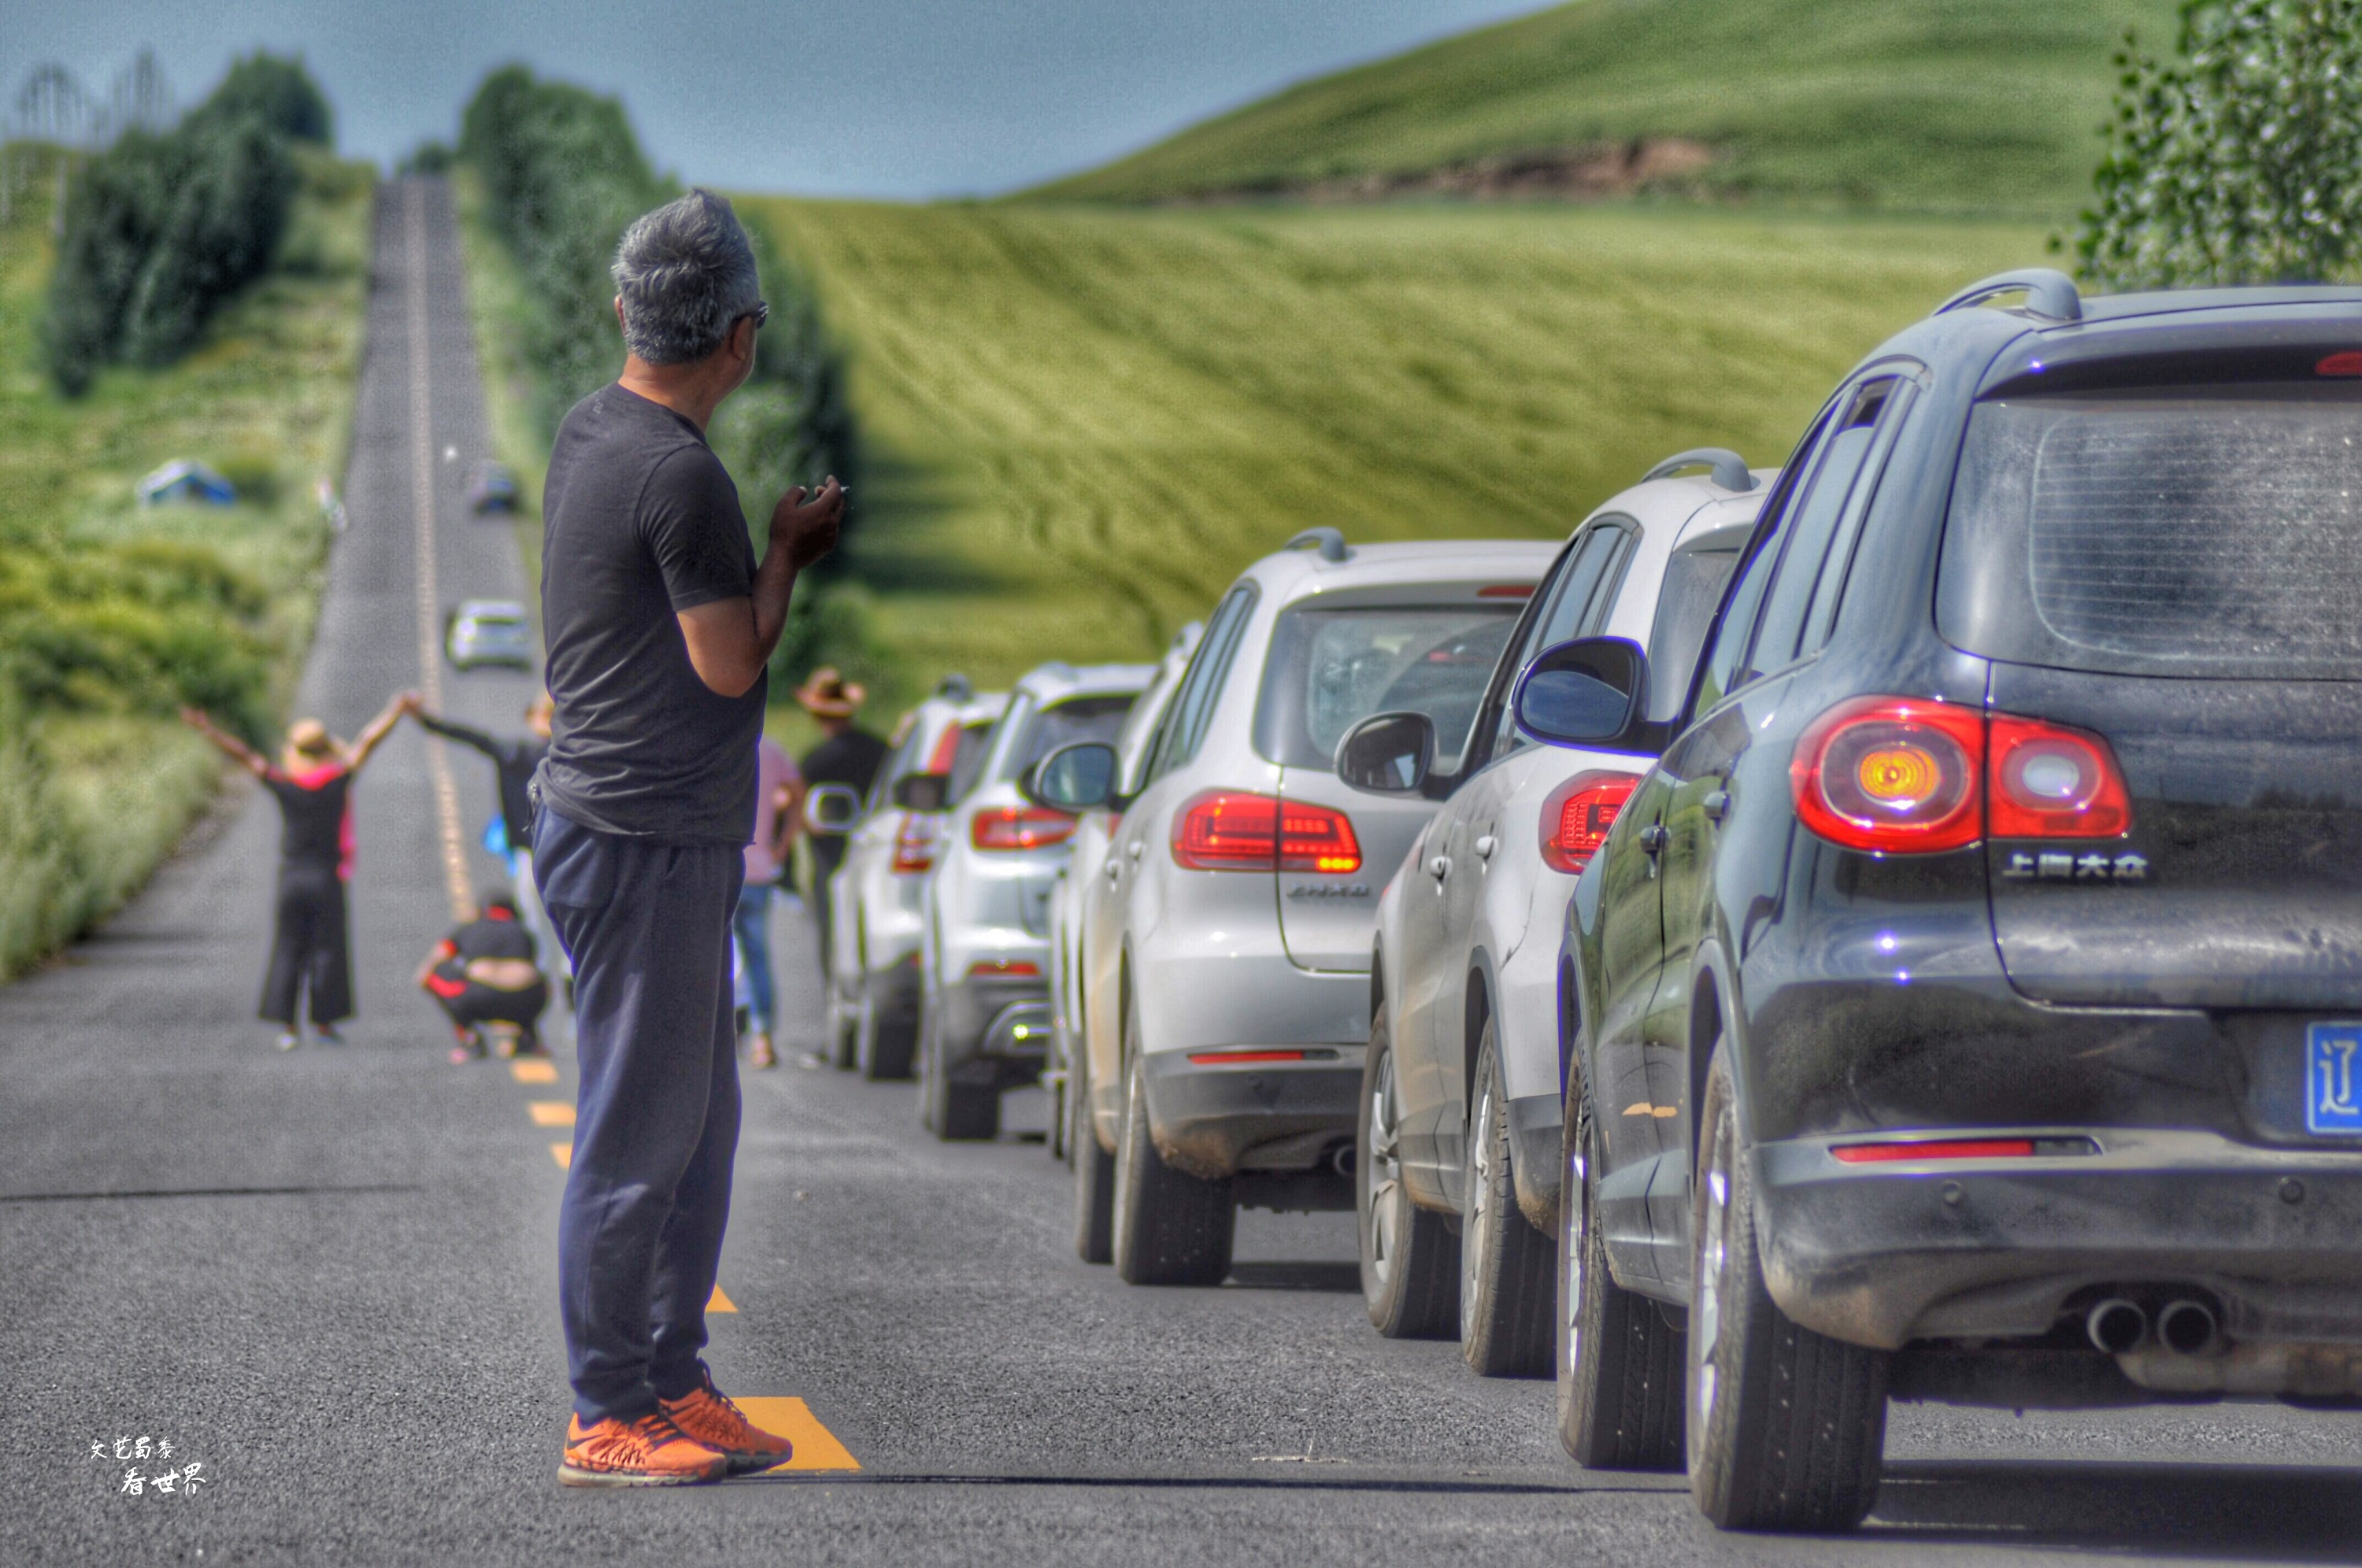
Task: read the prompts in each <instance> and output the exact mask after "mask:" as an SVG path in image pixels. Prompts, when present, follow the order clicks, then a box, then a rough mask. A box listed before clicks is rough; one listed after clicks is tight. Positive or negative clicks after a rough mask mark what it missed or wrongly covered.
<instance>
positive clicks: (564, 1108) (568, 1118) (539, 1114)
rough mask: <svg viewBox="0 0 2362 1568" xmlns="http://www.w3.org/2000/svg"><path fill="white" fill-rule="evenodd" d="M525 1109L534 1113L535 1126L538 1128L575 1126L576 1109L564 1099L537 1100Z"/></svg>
mask: <svg viewBox="0 0 2362 1568" xmlns="http://www.w3.org/2000/svg"><path fill="white" fill-rule="evenodd" d="M525 1109H526V1110H530V1111H532V1112H533V1124H534V1125H535V1126H536V1127H571V1126H573V1125H574V1108H573V1107H572V1106H570V1105H568V1104H567V1103H566V1102H565V1101H564V1100H562V1099H536V1100H535V1101H534V1102H533V1103H532V1104H530V1105H528V1106H526V1107H525Z"/></svg>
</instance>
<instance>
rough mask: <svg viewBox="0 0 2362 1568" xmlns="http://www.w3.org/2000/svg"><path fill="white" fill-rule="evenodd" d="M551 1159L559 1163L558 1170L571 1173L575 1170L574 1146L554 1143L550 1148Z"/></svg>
mask: <svg viewBox="0 0 2362 1568" xmlns="http://www.w3.org/2000/svg"><path fill="white" fill-rule="evenodd" d="M549 1157H550V1158H551V1159H553V1160H556V1161H557V1168H558V1169H559V1170H562V1171H570V1170H572V1169H573V1168H574V1145H573V1144H571V1143H552V1144H551V1145H550V1146H549Z"/></svg>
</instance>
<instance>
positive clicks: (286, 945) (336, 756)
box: [181, 692, 417, 1051]
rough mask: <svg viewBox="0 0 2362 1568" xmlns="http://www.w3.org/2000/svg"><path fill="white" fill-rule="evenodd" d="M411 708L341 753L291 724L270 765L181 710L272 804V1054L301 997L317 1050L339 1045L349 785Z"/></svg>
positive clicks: (312, 724) (346, 995)
mask: <svg viewBox="0 0 2362 1568" xmlns="http://www.w3.org/2000/svg"><path fill="white" fill-rule="evenodd" d="M416 700H417V699H416V697H415V695H414V694H413V693H407V692H405V693H404V694H403V695H402V696H400V697H397V698H395V699H394V700H393V701H391V702H389V703H387V704H386V706H385V711H384V712H381V713H380V714H379V715H378V716H377V717H376V718H374V719H371V720H370V722H369V727H368V728H366V729H364V730H362V731H361V733H360V734H359V736H358V737H356V738H355V740H354V741H353V744H352V745H350V746H347V745H344V744H343V743H342V742H340V741H338V740H337V737H336V736H334V735H332V734H329V733H328V732H327V730H326V727H325V726H324V725H322V724H321V723H320V722H319V721H318V720H316V719H299V720H297V721H296V722H295V723H292V724H291V725H289V726H288V730H287V744H286V745H285V747H284V748H283V749H282V750H281V753H280V757H279V760H278V761H277V762H276V763H273V762H271V761H270V759H269V758H267V757H265V756H263V755H262V754H261V753H260V752H259V751H256V750H255V749H254V748H253V747H252V746H250V745H247V744H246V743H245V742H244V741H242V740H240V739H238V738H237V736H236V735H233V734H229V733H227V732H226V731H225V730H223V729H222V728H221V727H220V726H219V725H217V724H215V723H214V722H213V720H212V719H211V718H209V717H207V716H206V715H205V714H204V713H203V712H199V711H198V710H197V709H194V708H183V709H182V710H181V717H182V720H184V721H185V722H186V723H188V725H189V727H190V728H192V729H193V730H195V731H196V732H197V733H198V734H201V735H203V736H204V737H205V738H206V739H207V740H209V741H211V742H213V743H214V745H217V746H219V747H220V748H221V749H222V750H223V751H224V752H226V753H227V754H228V756H230V758H231V759H232V760H233V761H235V762H237V765H238V766H239V767H243V768H245V769H246V770H247V771H248V773H251V774H253V775H254V776H255V777H256V778H259V779H261V780H262V787H263V788H264V789H266V790H270V793H271V797H272V798H273V799H274V800H276V801H278V802H279V815H280V834H279V894H278V903H277V916H278V919H277V931H276V933H275V934H274V935H273V937H272V939H271V944H270V967H269V968H268V969H267V970H265V971H264V974H263V980H262V1007H261V1014H262V1016H263V1017H264V1018H265V1019H267V1020H269V1021H270V1022H273V1023H276V1024H277V1025H279V1048H280V1049H281V1051H292V1050H293V1049H295V1047H296V1046H297V1045H299V1044H301V1043H303V1042H302V1037H301V1036H300V1035H299V1034H298V1033H297V1032H296V1018H297V1012H298V1004H299V1003H300V1002H301V1001H302V1000H303V999H304V997H305V996H306V995H307V994H308V996H309V998H310V1010H311V1014H312V1034H313V1037H314V1038H315V1039H316V1040H318V1041H320V1042H322V1043H326V1044H337V1043H340V1041H339V1039H338V1036H337V1024H338V1023H339V1022H341V1021H344V1020H345V1019H348V1018H350V1017H351V1016H352V1014H353V966H352V953H351V946H350V943H349V940H348V927H347V921H346V911H345V884H346V883H347V882H348V881H350V880H351V879H352V874H353V817H352V788H353V779H354V778H355V777H357V776H358V775H359V772H360V770H361V765H362V764H364V763H366V762H367V761H369V759H370V753H372V752H374V751H376V750H377V748H378V745H379V743H380V742H381V741H383V740H384V739H385V737H386V736H387V735H388V734H392V730H393V726H394V725H395V724H396V723H400V722H401V719H402V715H403V712H404V710H405V709H406V708H408V706H409V705H410V704H411V703H413V702H414V701H416Z"/></svg>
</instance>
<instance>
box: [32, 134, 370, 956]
mask: <svg viewBox="0 0 2362 1568" xmlns="http://www.w3.org/2000/svg"><path fill="white" fill-rule="evenodd" d="M49 190H50V185H49V182H47V181H43V182H39V186H38V188H37V190H36V193H35V199H33V200H31V201H20V203H19V204H18V205H17V209H16V212H15V214H14V215H13V216H14V221H12V222H11V223H10V224H9V225H7V226H6V227H5V228H0V425H5V427H6V430H7V432H8V434H7V438H6V440H5V441H0V555H13V556H14V557H15V558H17V562H26V561H31V560H35V559H38V558H41V557H42V556H43V553H44V552H50V553H52V554H53V553H54V552H56V551H57V550H59V549H60V548H61V547H71V546H72V545H73V544H75V543H79V542H94V543H109V542H117V541H124V540H130V539H149V538H155V539H166V540H177V541H182V542H189V543H197V544H203V545H206V546H209V547H213V548H214V549H215V550H217V551H218V552H219V553H220V554H221V556H222V557H223V558H225V559H226V561H227V562H228V563H229V564H230V566H232V567H233V568H234V569H237V571H238V572H239V573H241V574H242V575H243V576H244V577H246V578H247V579H248V580H250V581H251V582H253V583H254V584H256V585H258V586H259V588H260V589H261V591H263V593H264V595H265V596H266V598H267V602H268V608H267V611H266V613H265V614H264V616H263V622H262V625H263V630H264V633H265V635H266V636H267V638H268V641H269V644H270V647H271V649H272V650H273V655H274V663H275V668H276V670H277V672H278V692H277V696H278V698H279V699H280V701H281V702H282V703H283V700H284V697H285V696H286V695H287V693H288V692H289V691H290V690H292V679H293V677H294V675H295V673H296V671H297V669H298V668H299V665H300V661H301V656H302V654H303V651H304V647H305V646H306V645H307V644H308V642H309V640H310V636H311V629H312V624H313V617H314V614H315V607H316V603H317V594H318V588H319V580H320V571H321V567H322V564H323V562H324V560H325V559H326V545H327V539H328V529H327V525H326V521H325V520H324V518H323V517H322V514H321V513H320V510H319V508H318V507H317V505H316V503H315V501H314V499H313V495H312V488H313V485H314V483H315V481H316V480H318V479H320V478H322V477H334V476H338V475H340V474H341V471H342V469H343V464H344V453H345V443H346V439H347V434H348V428H349V420H350V412H351V400H352V387H353V380H354V375H355V372H356V370H358V368H359V357H360V346H361V326H362V305H363V302H364V299H365V297H366V293H367V288H368V254H369V248H368V240H369V232H368V231H369V215H370V191H371V176H370V172H369V171H368V170H367V169H366V167H363V166H358V165H351V164H343V163H337V162H335V161H334V160H328V159H326V158H325V157H323V158H319V159H316V160H309V161H308V162H307V183H306V187H305V190H304V194H303V195H302V196H301V197H300V198H299V204H298V207H297V212H296V217H295V221H294V226H293V229H292V232H291V234H290V235H289V237H288V239H287V241H286V244H285V247H284V248H283V249H282V252H281V265H280V267H279V269H278V271H275V272H274V273H272V274H271V275H270V276H269V277H268V278H266V279H265V280H264V281H263V282H260V283H259V284H258V285H256V287H255V288H254V289H252V290H251V291H249V292H248V293H247V294H246V295H245V296H243V297H242V298H241V299H239V300H238V301H237V302H236V303H235V304H232V305H231V306H230V307H229V308H228V309H227V310H226V312H225V313H224V314H223V315H220V316H219V317H217V318H216V319H215V323H214V324H213V326H211V327H210V328H209V329H208V330H207V332H206V334H205V337H204V341H203V342H202V343H201V344H200V346H199V347H198V348H196V350H195V351H194V352H193V353H192V354H191V355H189V356H188V357H187V358H186V359H183V360H182V361H181V362H180V363H179V364H177V365H174V366H172V367H171V368H170V369H168V370H128V369H118V370H110V371H107V372H105V374H104V375H102V376H101V378H100V380H99V381H98V383H97V385H96V386H95V388H94V390H93V391H92V392H91V393H90V394H89V395H88V396H87V397H85V398H83V399H81V400H79V401H77V402H73V403H68V402H65V401H64V400H62V399H61V398H60V397H58V395H57V394H56V393H55V392H54V391H52V390H51V388H50V384H49V382H48V381H47V380H46V379H45V377H44V376H43V374H42V371H41V369H40V362H39V338H38V330H39V309H40V303H41V299H42V294H43V290H44V288H45V286H46V283H47V280H48V276H49V271H50V265H51V261H52V251H51V241H50V209H49V203H48V201H47V199H46V198H47V194H48V192H49ZM176 457H186V458H198V459H200V460H203V461H206V462H209V463H212V464H214V465H215V467H217V468H221V469H225V470H226V471H228V472H230V473H231V474H232V475H233V477H234V478H236V479H237V480H239V482H240V484H241V486H242V489H243V490H244V491H245V494H246V496H247V497H248V499H246V500H244V501H242V502H240V504H238V505H236V506H233V507H228V508H220V509H217V508H211V507H205V508H180V507H164V508H156V509H144V508H141V507H139V506H138V504H136V500H135V496H134V492H133V483H134V481H135V480H137V479H138V477H139V476H140V475H141V474H143V473H145V472H147V471H148V470H149V469H152V468H154V467H156V466H157V465H158V464H160V463H161V462H164V461H165V460H167V459H168V458H176ZM0 651H5V650H0ZM110 706H112V709H113V711H109V709H110ZM0 728H5V729H6V730H7V731H8V732H9V733H6V734H0V976H5V975H6V974H7V973H10V972H13V971H14V970H15V969H17V968H19V967H21V966H23V965H24V964H25V963H27V962H28V961H30V960H31V959H33V958H36V957H38V956H39V955H41V954H42V953H44V952H47V951H48V950H49V949H50V948H51V947H52V946H54V945H55V944H57V943H59V942H61V941H63V940H65V939H67V938H68V937H70V936H72V934H73V933H76V932H79V931H80V930H82V929H83V928H84V927H85V926H87V925H88V924H89V922H91V921H93V920H94V919H96V918H97V917H98V916H100V915H102V914H104V913H105V911H107V910H109V909H111V908H112V907H114V906H115V905H116V903H118V902H119V901H120V900H122V899H123V898H124V897H125V896H127V894H128V893H129V892H130V891H131V890H132V889H136V888H137V887H138V885H139V884H140V883H141V882H142V881H143V880H144V879H145V878H146V877H147V875H148V873H149V871H150V870H152V869H153V868H154V867H155V865H156V863H157V862H158V861H159V860H160V859H161V858H162V857H163V856H164V855H165V854H166V853H167V852H168V851H169V850H170V849H171V845H173V844H174V843H175V842H177V840H178V839H179V837H180V836H181V834H182V832H183V831H184V830H185V829H186V828H187V826H188V824H189V822H190V820H191V818H192V817H193V815H194V814H195V812H197V811H198V810H199V809H200V808H201V807H202V806H203V805H204V802H205V801H206V800H207V799H208V798H209V797H210V795H211V794H212V791H213V789H214V787H215V783H216V781H217V780H218V778H219V777H220V770H219V767H218V766H217V762H218V759H217V758H216V757H215V754H214V753H213V752H212V751H211V749H210V748H209V747H207V746H205V745H204V743H203V742H201V741H199V740H198V739H197V738H196V737H195V736H194V735H193V734H190V733H189V732H188V731H187V730H185V729H184V728H182V726H181V725H180V724H178V723H173V722H172V721H171V720H170V719H169V718H168V717H164V716H160V715H158V714H156V713H154V712H138V711H137V710H136V709H135V708H131V707H127V706H126V705H124V704H121V703H115V704H112V705H110V704H109V703H108V702H106V701H93V702H92V703H90V704H88V705H87V706H86V707H85V708H84V709H83V710H82V711H76V712H50V713H45V714H41V715H38V716H36V717H33V718H31V719H30V720H20V721H17V722H16V723H9V722H8V721H6V720H0Z"/></svg>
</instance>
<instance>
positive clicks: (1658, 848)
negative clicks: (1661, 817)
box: [1640, 823, 1673, 856]
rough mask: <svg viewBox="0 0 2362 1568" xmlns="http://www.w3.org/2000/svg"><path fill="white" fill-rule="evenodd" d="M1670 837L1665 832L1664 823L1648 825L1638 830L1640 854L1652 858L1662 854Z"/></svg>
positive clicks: (1670, 835)
mask: <svg viewBox="0 0 2362 1568" xmlns="http://www.w3.org/2000/svg"><path fill="white" fill-rule="evenodd" d="M1672 836H1673V835H1672V834H1670V833H1667V832H1666V831H1665V824H1664V823H1650V824H1649V825H1648V826H1647V827H1644V828H1642V829H1641V830H1640V853H1641V854H1643V855H1647V856H1656V855H1661V854H1662V853H1663V852H1664V848H1665V845H1666V843H1667V841H1668V840H1670V839H1671V838H1672Z"/></svg>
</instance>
